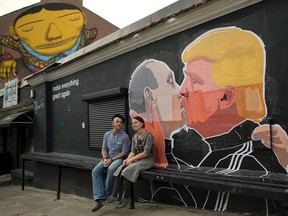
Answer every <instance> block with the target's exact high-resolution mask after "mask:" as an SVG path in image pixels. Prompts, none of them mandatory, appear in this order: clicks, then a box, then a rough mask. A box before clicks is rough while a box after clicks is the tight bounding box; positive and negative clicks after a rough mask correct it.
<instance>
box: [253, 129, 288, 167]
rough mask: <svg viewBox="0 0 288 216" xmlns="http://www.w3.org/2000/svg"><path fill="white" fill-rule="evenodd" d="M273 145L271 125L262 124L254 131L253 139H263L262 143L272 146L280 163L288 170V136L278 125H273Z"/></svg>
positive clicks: (268, 146)
mask: <svg viewBox="0 0 288 216" xmlns="http://www.w3.org/2000/svg"><path fill="white" fill-rule="evenodd" d="M271 128H272V146H271V143H270V125H268V124H265V125H260V126H259V127H257V128H255V129H254V131H253V132H252V135H251V138H252V140H261V143H262V144H263V145H265V146H266V147H267V148H272V149H273V151H274V152H275V154H276V156H277V158H278V160H279V163H280V164H281V165H282V166H283V168H284V169H286V170H287V172H288V169H287V168H288V137H287V133H286V132H285V131H284V130H283V128H282V127H281V126H280V125H278V124H275V125H272V126H271Z"/></svg>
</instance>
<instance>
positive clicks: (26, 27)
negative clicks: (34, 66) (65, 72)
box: [10, 8, 86, 56]
mask: <svg viewBox="0 0 288 216" xmlns="http://www.w3.org/2000/svg"><path fill="white" fill-rule="evenodd" d="M85 23H86V17H85V14H84V13H82V12H81V11H80V10H78V9H70V10H57V11H50V10H46V9H44V8H43V9H42V10H41V11H39V12H38V13H34V14H27V15H25V16H23V17H20V18H19V19H18V20H17V21H16V23H15V26H12V27H11V28H10V34H11V35H12V37H13V38H14V39H15V40H19V39H20V40H21V41H22V42H23V43H25V44H26V45H27V46H29V47H30V48H31V49H32V50H34V51H35V52H37V53H39V54H41V55H46V56H51V55H56V54H59V53H62V52H64V51H66V50H69V49H71V48H72V47H73V46H74V45H75V44H76V43H77V40H78V38H79V36H80V34H81V32H82V29H83V26H84V25H85Z"/></svg>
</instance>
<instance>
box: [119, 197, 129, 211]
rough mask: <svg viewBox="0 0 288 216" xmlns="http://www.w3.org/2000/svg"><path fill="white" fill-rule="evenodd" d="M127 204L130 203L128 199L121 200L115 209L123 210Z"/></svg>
mask: <svg viewBox="0 0 288 216" xmlns="http://www.w3.org/2000/svg"><path fill="white" fill-rule="evenodd" d="M128 203H130V199H125V198H123V199H122V200H121V201H120V202H119V203H118V204H117V205H116V208H117V209H118V208H124V207H125V206H126V205H127V204H128Z"/></svg>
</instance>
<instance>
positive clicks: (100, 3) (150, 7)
mask: <svg viewBox="0 0 288 216" xmlns="http://www.w3.org/2000/svg"><path fill="white" fill-rule="evenodd" d="M176 1H177V0H83V6H84V7H87V8H88V9H89V10H91V11H93V12H94V13H95V14H97V15H99V16H101V17H102V18H104V19H106V20H107V21H109V22H111V23H112V24H114V25H116V26H117V27H119V28H123V27H125V26H127V25H129V24H131V23H133V22H136V21H137V20H140V19H142V18H144V17H146V16H148V15H149V14H152V13H154V12H156V11H158V10H160V9H161V8H163V7H166V6H168V5H170V4H172V3H174V2H176ZM38 2H40V1H39V0H0V5H1V6H0V16H3V15H5V14H7V13H11V12H13V11H15V10H19V9H21V8H23V7H27V6H29V5H32V4H35V3H38Z"/></svg>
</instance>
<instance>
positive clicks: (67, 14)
mask: <svg viewBox="0 0 288 216" xmlns="http://www.w3.org/2000/svg"><path fill="white" fill-rule="evenodd" d="M80 13H81V12H80V11H78V12H74V13H69V14H65V15H62V16H59V17H58V18H61V17H65V16H70V15H72V14H80Z"/></svg>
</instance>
